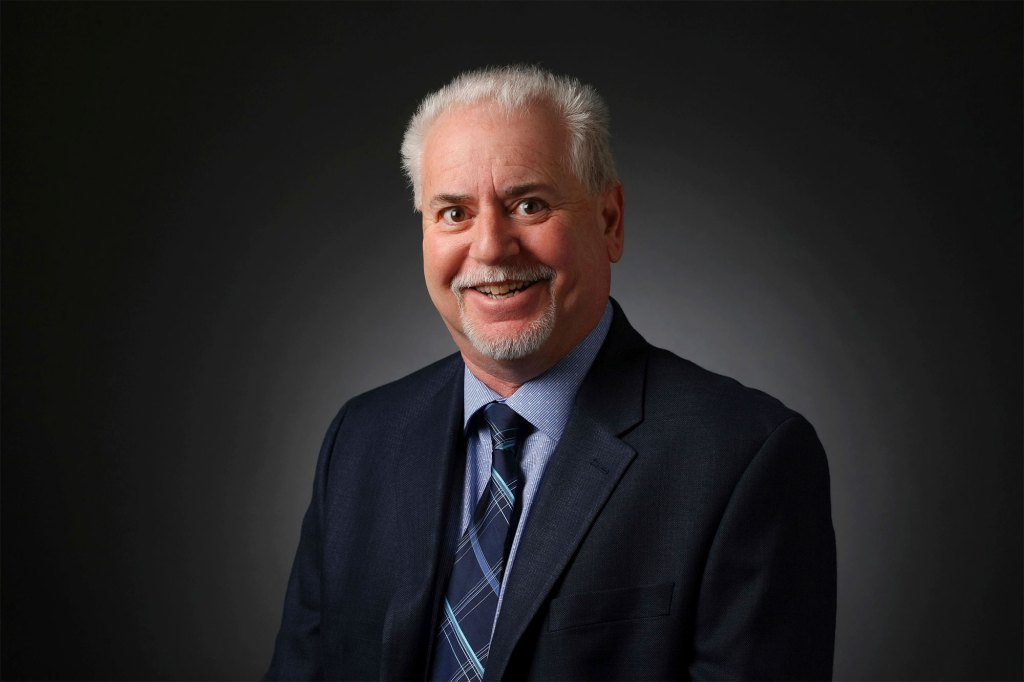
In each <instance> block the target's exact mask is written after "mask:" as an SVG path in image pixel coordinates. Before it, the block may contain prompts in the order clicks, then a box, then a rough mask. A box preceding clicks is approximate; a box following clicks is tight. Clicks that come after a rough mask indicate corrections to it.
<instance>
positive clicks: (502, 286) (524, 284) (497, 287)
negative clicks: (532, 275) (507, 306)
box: [469, 280, 540, 300]
mask: <svg viewBox="0 0 1024 682" xmlns="http://www.w3.org/2000/svg"><path fill="white" fill-rule="evenodd" d="M539 281H540V280H532V281H511V282H497V283H488V284H478V285H476V286H475V287H469V288H470V289H473V290H474V291H479V292H480V293H481V294H484V295H485V296H489V297H490V298H493V299H498V300H500V299H505V298H512V297H513V296H515V295H517V294H518V293H519V292H521V291H526V290H527V289H529V288H530V287H532V286H533V285H534V284H536V283H537V282H539Z"/></svg>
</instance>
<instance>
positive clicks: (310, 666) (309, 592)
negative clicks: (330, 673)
mask: <svg viewBox="0 0 1024 682" xmlns="http://www.w3.org/2000/svg"><path fill="white" fill-rule="evenodd" d="M344 414H345V408H342V410H341V412H339V413H338V416H337V417H335V418H334V421H333V422H332V423H331V426H330V428H329V429H328V430H327V435H326V437H325V438H324V442H323V445H322V446H321V448H320V456H319V458H318V460H317V465H316V473H315V475H314V478H313V497H312V500H310V503H309V508H308V509H307V510H306V515H305V517H304V518H303V520H302V532H301V534H300V536H299V548H298V550H297V551H296V553H295V562H294V563H293V564H292V572H291V577H290V578H289V579H288V590H287V592H286V593H285V599H284V615H283V616H282V618H281V629H280V630H279V631H278V634H277V641H276V643H275V645H274V656H273V658H272V659H271V661H270V669H269V670H267V673H266V675H265V676H264V678H263V679H264V680H322V679H323V678H324V672H323V670H324V666H323V652H322V647H321V641H320V577H321V566H322V557H323V544H322V542H323V535H322V531H323V526H324V497H325V492H326V490H325V488H326V480H327V472H328V468H329V466H330V458H331V453H332V452H333V450H334V444H335V440H336V439H337V437H338V430H339V428H340V426H341V422H342V420H343V418H344Z"/></svg>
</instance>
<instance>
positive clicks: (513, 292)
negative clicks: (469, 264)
mask: <svg viewBox="0 0 1024 682" xmlns="http://www.w3.org/2000/svg"><path fill="white" fill-rule="evenodd" d="M554 280H555V271H554V270H553V269H552V268H550V267H548V266H546V265H533V266H527V267H483V268H480V269H478V270H476V271H474V272H471V273H465V274H462V275H458V276H456V277H455V278H454V279H453V280H452V282H451V290H452V293H453V294H454V295H455V298H456V300H457V301H458V302H459V305H460V306H461V305H463V298H464V297H465V295H466V293H467V292H470V291H475V292H476V293H478V294H481V295H483V296H486V297H487V298H489V299H491V300H492V301H504V300H507V299H510V298H515V297H516V296H519V295H520V294H522V293H523V292H525V291H527V290H529V289H531V288H533V286H534V285H535V284H540V283H542V282H548V283H550V282H554Z"/></svg>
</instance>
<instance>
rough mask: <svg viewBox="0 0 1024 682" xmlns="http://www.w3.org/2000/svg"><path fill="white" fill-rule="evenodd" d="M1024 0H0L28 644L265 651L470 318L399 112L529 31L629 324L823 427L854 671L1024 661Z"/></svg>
mask: <svg viewBox="0 0 1024 682" xmlns="http://www.w3.org/2000/svg"><path fill="white" fill-rule="evenodd" d="M1021 7H1022V6H1021V4H1020V3H1002V4H986V3H970V4H967V3H957V4H922V3H913V4H896V5H890V4H884V5H881V4H848V5H847V4H844V5H833V4H827V5H826V4H767V5H762V4H756V5H754V4H713V5H704V4H687V5H676V4H629V5H623V4H557V5H554V4H479V5H478V4H459V5H448V4H385V5H370V4H330V5H322V4H301V5H288V6H285V5H279V4H191V3H180V4H166V5H161V4H155V5H154V4H144V3H138V4H134V3H129V4H121V3H116V4H115V3H111V4H98V5H93V4H71V5H65V4H20V3H15V2H6V1H5V2H4V3H3V5H2V8H0V12H2V50H3V52H2V64H3V77H2V86H3V96H2V124H3V137H2V148H3V185H2V187H3V196H2V198H3V216H2V217H3V242H2V247H3V248H2V256H3V261H2V266H3V269H2V273H3V291H2V324H3V431H2V434H3V442H2V447H3V460H2V461H3V470H2V482H3V489H2V500H3V517H2V521H3V527H2V543H3V544H2V557H3V567H2V580H3V582H2V634H3V640H2V666H3V671H2V672H3V676H4V677H6V678H65V679H118V678H134V679H158V678H170V679H183V680H189V679H251V678H255V677H257V676H259V675H260V674H262V672H263V670H264V668H265V666H266V664H267V662H268V661H269V657H270V654H271V649H272V642H273V637H274V634H275V632H276V629H277V624H278V619H279V618H280V613H281V606H282V603H283V597H284V588H285V582H286V579H287V574H288V570H289V567H290V563H291V559H292V554H293V552H294V549H295V545H296V542H297V538H298V530H299V523H300V519H301V515H302V513H303V510H304V508H305V505H306V503H307V500H308V495H309V492H310V485H311V481H312V474H313V464H314V460H315V457H316V452H317V448H318V446H319V441H320V438H321V436H322V434H323V432H324V430H325V428H326V426H327V424H328V422H329V421H330V419H331V417H332V416H333V415H334V413H335V411H336V410H337V409H338V407H339V406H340V405H341V403H342V402H343V401H344V400H346V399H347V398H348V397H351V396H352V395H354V394H356V393H358V392H361V391H364V390H367V389H369V388H372V387H374V386H376V385H379V384H381V383H383V382H386V381H389V380H391V379H394V378H397V377H399V376H401V375H403V374H405V373H407V372H409V371H412V370H414V369H416V368H418V367H420V366H422V365H424V364H426V363H428V362H430V361H432V360H434V359H436V358H438V357H440V356H442V355H445V354H448V353H450V352H451V351H452V350H453V348H454V347H453V344H452V342H451V340H450V338H449V337H448V335H447V333H446V331H445V329H444V327H443V326H442V324H441V322H440V320H439V318H438V317H437V315H436V313H435V311H434V310H433V308H432V307H431V304H430V301H429V299H428V297H427V295H426V293H425V291H424V287H423V284H422V275H421V272H420V263H419V261H420V254H419V248H420V247H419V236H418V233H419V222H418V216H417V215H415V214H414V213H413V212H412V210H411V205H410V202H409V199H408V197H407V190H406V186H405V181H404V179H403V177H402V176H401V174H400V171H399V155H398V146H399V141H400V138H401V134H402V131H403V128H404V124H405V121H406V120H407V118H408V116H409V115H410V114H411V113H412V111H413V109H414V107H415V105H416V103H417V101H418V99H419V98H420V97H421V96H422V95H423V94H425V92H426V91H427V90H428V89H433V88H436V87H438V86H440V85H442V84H443V83H444V82H446V81H447V80H448V79H449V78H450V77H452V76H453V75H454V74H455V73H456V72H458V71H460V70H463V69H466V68H470V67H476V66H481V65H486V64H492V63H505V62H510V61H527V62H539V63H541V64H543V65H545V66H547V67H549V68H552V69H554V70H556V71H561V72H568V73H572V74H575V75H577V76H579V77H580V78H581V79H583V80H585V81H588V82H590V83H593V84H594V85H596V86H597V88H598V89H599V90H600V91H601V92H602V93H604V95H605V96H606V97H607V99H608V101H609V103H610V105H611V109H612V113H613V134H614V147H615V151H616V154H617V155H618V159H619V164H620V170H621V174H622V177H623V180H624V181H625V184H626V196H627V221H626V224H627V228H626V235H627V239H626V255H625V258H624V260H623V261H622V263H621V264H619V265H618V266H617V267H616V268H615V272H614V280H615V282H614V291H613V293H614V295H615V296H616V297H617V298H618V300H619V301H620V302H621V303H622V305H623V307H624V308H625V310H626V313H627V315H628V316H629V318H630V320H631V321H632V322H633V324H634V325H635V326H636V327H637V328H638V329H639V330H640V331H641V332H643V333H644V334H645V335H646V336H647V338H648V339H649V340H650V341H651V342H653V343H655V344H657V345H660V346H664V347H667V348H670V349H672V350H674V351H675V352H677V353H679V354H680V355H683V356H685V357H688V358H690V359H692V360H694V361H696V362H698V363H699V364H702V365H704V366H705V367H708V368H710V369H712V370H715V371H718V372H722V373H725V374H729V375H732V376H734V377H736V378H738V379H740V380H741V381H743V382H744V383H746V384H748V385H752V386H756V387H759V388H762V389H764V390H766V391H768V392H770V393H772V394H774V395H776V396H778V397H779V398H781V399H782V400H783V401H785V402H786V403H788V404H789V405H790V406H792V407H793V408H795V409H797V410H799V411H800V412H802V413H804V414H805V415H806V416H807V417H808V418H809V419H810V420H811V422H812V423H813V424H815V425H816V427H817V429H818V432H819V434H820V436H821V439H822V441H823V442H824V444H825V447H826V449H827V451H828V453H829V461H830V465H831V469H832V494H833V500H834V520H835V528H836V534H837V538H838V543H839V545H838V546H839V616H838V627H837V643H836V663H835V674H836V677H837V678H840V679H873V678H878V679H923V678H926V679H939V678H943V679H945V678H957V679H966V678H985V679H991V678H1018V679H1019V678H1020V677H1021V676H1022V674H1024V671H1022V652H1021V650H1022V641H1024V628H1022V551H1021V547H1022V504H1021V483H1022V457H1021V454H1022V453H1021V426H1022V425H1021V414H1022V401H1021V375H1022V366H1021V355H1022V353H1021V348H1022V338H1021V310H1022V296H1021V292H1022V280H1021V253H1022V227H1021V223H1022V217H1021V186H1022V173H1021V158H1022V145H1021V28H1022V25H1021V14H1022V11H1021Z"/></svg>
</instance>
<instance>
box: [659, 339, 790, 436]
mask: <svg viewBox="0 0 1024 682" xmlns="http://www.w3.org/2000/svg"><path fill="white" fill-rule="evenodd" d="M646 388H647V390H646V401H645V408H646V409H645V417H646V418H658V417H668V416H675V417H680V418H681V417H687V418H689V419H693V418H699V419H700V420H701V421H703V422H704V423H706V424H708V425H709V426H716V425H717V426H720V427H729V428H737V427H739V428H741V429H742V430H744V431H746V430H754V431H762V432H763V431H768V432H771V431H773V430H774V429H775V427H777V426H778V425H780V424H781V423H782V422H784V421H786V420H788V419H791V418H793V417H799V415H798V414H797V413H796V412H795V411H793V410H791V409H790V408H788V407H787V406H786V405H784V404H783V403H782V402H781V401H779V400H778V399H777V398H774V397H772V396H770V395H768V394H767V393H765V392H764V391H761V390H758V389H756V388H751V387H749V386H745V385H744V384H742V383H740V382H739V381H737V380H736V379H732V378H730V377H727V376H723V375H721V374H717V373H715V372H712V371H709V370H707V369H704V368H703V367H701V366H699V365H697V364H696V363H694V362H691V361H690V360H686V359H684V358H681V357H679V356H678V355H676V354H674V353H672V352H670V351H667V350H664V349H662V348H656V347H654V346H648V360H647V376H646Z"/></svg>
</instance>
